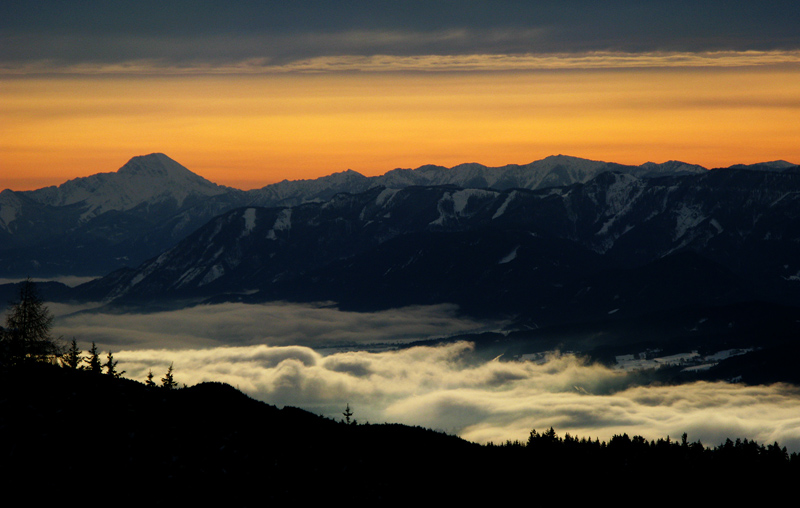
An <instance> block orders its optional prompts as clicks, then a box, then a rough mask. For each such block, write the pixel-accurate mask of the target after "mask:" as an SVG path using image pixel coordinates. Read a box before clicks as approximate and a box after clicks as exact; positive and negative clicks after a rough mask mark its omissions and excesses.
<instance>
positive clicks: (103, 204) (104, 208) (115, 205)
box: [23, 153, 227, 222]
mask: <svg viewBox="0 0 800 508" xmlns="http://www.w3.org/2000/svg"><path fill="white" fill-rule="evenodd" d="M225 192H227V189H226V188H225V187H221V186H219V185H217V184H215V183H212V182H209V181H208V180H206V179H205V178H203V177H201V176H199V175H196V174H194V173H192V172H191V171H189V170H188V169H186V168H185V167H183V166H181V165H180V164H178V163H177V162H175V161H174V160H172V159H170V158H169V157H167V156H166V155H164V154H163V153H153V154H150V155H141V156H138V157H133V158H132V159H131V160H129V161H128V162H127V163H126V164H125V165H124V166H122V167H121V168H119V170H117V171H116V172H114V173H98V174H95V175H91V176H87V177H84V178H75V179H73V180H69V181H67V182H65V183H63V184H61V185H59V186H58V187H56V186H51V187H45V188H43V189H38V190H35V191H28V192H23V194H24V195H26V196H28V197H29V198H31V199H33V200H34V201H36V202H38V203H41V204H43V205H49V206H58V207H60V206H69V205H74V204H80V205H81V207H82V208H83V211H82V213H81V220H82V221H84V222H85V221H87V220H89V219H91V218H94V217H97V216H98V215H101V214H103V213H105V212H108V211H112V210H113V211H121V212H124V211H128V210H133V209H135V208H136V207H139V206H144V207H153V206H158V205H164V204H166V205H168V206H171V207H174V208H175V209H180V208H182V207H183V206H184V204H185V203H186V201H187V200H188V199H191V198H196V197H199V196H204V197H208V196H216V195H218V194H223V193H225Z"/></svg>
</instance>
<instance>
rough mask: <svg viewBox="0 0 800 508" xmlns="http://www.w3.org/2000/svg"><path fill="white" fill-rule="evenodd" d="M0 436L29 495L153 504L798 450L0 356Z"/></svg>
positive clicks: (471, 492) (607, 474) (731, 469)
mask: <svg viewBox="0 0 800 508" xmlns="http://www.w3.org/2000/svg"><path fill="white" fill-rule="evenodd" d="M356 416H357V415H356ZM0 439H2V443H3V447H2V449H1V450H2V451H1V452H0V454H1V455H2V457H1V458H0V463H2V471H0V475H1V476H0V477H2V478H3V481H4V482H5V484H6V485H10V486H15V487H17V488H20V489H23V488H25V489H30V488H33V489H37V490H35V491H34V492H36V498H37V499H43V498H47V497H48V496H52V497H53V499H63V496H64V494H65V492H66V491H69V490H70V489H79V490H81V491H82V492H84V493H85V492H86V490H87V489H92V488H94V487H97V488H102V489H109V488H110V489H112V490H113V491H114V492H115V493H116V494H115V496H114V501H113V503H114V504H115V505H128V504H141V503H146V504H147V505H148V506H153V505H175V504H176V503H177V505H178V506H185V505H188V503H189V502H201V503H202V505H208V504H210V503H214V502H219V503H224V504H225V505H226V506H252V505H256V504H258V505H263V504H268V503H269V502H270V501H331V500H334V499H340V500H345V501H346V502H347V503H349V504H352V503H354V502H359V501H361V502H384V501H387V502H390V501H398V500H399V501H406V502H410V501H416V500H419V499H423V498H424V499H426V500H439V501H461V500H468V499H469V500H477V499H481V498H484V499H496V498H511V497H512V496H514V495H515V494H518V493H519V491H520V490H527V489H534V488H536V489H545V488H546V489H568V488H570V486H573V485H578V486H580V488H579V489H577V490H573V491H571V492H570V498H571V499H574V500H587V501H588V500H590V499H594V498H595V497H596V495H597V489H601V488H606V487H608V486H610V485H613V484H614V483H616V482H622V485H624V488H623V490H624V491H625V492H626V493H627V494H630V495H638V494H642V493H646V492H651V491H652V490H651V489H654V488H656V487H655V486H654V485H653V482H658V483H659V484H664V483H663V482H666V484H673V482H677V481H685V480H686V479H687V478H693V480H692V481H693V482H694V483H695V484H696V483H697V482H701V483H702V484H704V485H705V484H708V485H711V484H714V482H717V481H720V480H722V479H725V481H731V480H735V479H737V478H747V479H748V480H749V481H755V482H757V481H758V480H759V479H765V478H769V480H770V481H771V482H781V481H785V480H788V478H789V476H790V475H794V476H796V474H797V472H798V462H799V461H798V457H797V456H796V455H794V454H793V455H792V456H789V454H788V453H787V452H786V450H785V448H784V449H781V448H780V446H779V445H778V444H777V443H776V444H774V445H770V446H768V447H764V446H762V445H758V444H757V443H755V442H748V441H746V440H745V441H744V442H742V441H740V440H737V441H736V442H732V441H729V442H727V443H725V444H724V445H721V446H719V447H717V448H714V449H709V448H705V447H704V446H703V445H701V444H700V443H689V442H688V441H684V442H681V443H679V442H676V441H669V440H668V439H667V440H658V441H657V442H653V441H650V442H648V441H646V440H644V439H643V438H641V437H638V436H635V437H633V438H629V437H628V436H627V435H623V436H615V438H614V439H612V440H611V441H610V442H609V443H608V444H606V443H601V442H600V441H597V440H595V441H592V440H589V439H578V438H573V437H570V436H569V435H567V436H565V437H564V438H561V437H559V436H558V435H557V434H556V433H555V432H554V431H553V430H552V429H551V430H550V431H548V432H544V433H541V434H539V433H537V432H532V433H531V436H530V439H529V441H528V443H505V444H502V445H490V446H480V445H476V444H473V443H469V442H466V441H464V440H462V439H460V438H458V437H454V436H449V435H445V434H442V433H439V432H434V431H430V430H426V429H422V428H414V427H408V426H404V425H389V424H384V425H371V424H365V425H347V424H344V423H342V422H337V421H333V420H330V419H326V418H322V417H319V416H316V415H313V414H311V413H308V412H306V411H303V410H300V409H297V408H291V407H286V408H283V409H278V408H276V407H275V406H271V405H268V404H265V403H263V402H259V401H256V400H253V399H251V398H249V397H248V396H246V395H244V394H243V393H241V392H239V391H238V390H236V389H235V388H233V387H231V386H230V385H225V384H221V383H202V384H199V385H196V386H193V387H189V388H184V389H178V390H166V389H163V388H154V387H146V386H145V385H143V384H141V383H138V382H136V381H131V380H126V379H115V378H112V377H111V376H107V375H98V374H90V373H88V372H86V371H73V370H69V369H63V368H58V367H54V366H52V365H46V364H36V365H28V366H24V367H20V368H16V369H6V370H2V371H0ZM83 495H84V496H85V494H83ZM720 496H721V497H723V498H724V497H725V496H726V491H724V490H723V491H722V492H716V493H715V494H714V497H715V499H719V498H720ZM67 497H68V496H67Z"/></svg>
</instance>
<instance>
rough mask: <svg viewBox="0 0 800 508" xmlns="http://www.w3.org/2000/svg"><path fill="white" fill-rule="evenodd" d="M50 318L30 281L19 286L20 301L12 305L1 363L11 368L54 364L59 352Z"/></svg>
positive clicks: (4, 335)
mask: <svg viewBox="0 0 800 508" xmlns="http://www.w3.org/2000/svg"><path fill="white" fill-rule="evenodd" d="M52 326H53V316H52V315H51V314H50V311H49V309H48V308H47V307H46V306H45V305H44V303H43V302H42V300H41V298H39V294H38V292H37V291H36V285H35V284H34V283H33V281H31V279H30V278H28V279H27V280H25V282H23V283H22V284H21V285H20V289H19V298H18V300H17V301H16V302H13V303H12V304H11V308H10V309H9V313H8V315H7V316H6V329H5V330H4V332H3V334H2V337H0V338H1V339H2V348H0V351H2V353H3V356H4V358H3V359H4V360H5V362H7V363H8V364H10V365H17V364H21V363H27V362H38V361H53V360H55V359H56V358H58V357H59V356H61V353H62V351H61V348H60V347H59V345H58V344H57V343H56V341H54V340H53V339H52V338H51V337H50V328H52Z"/></svg>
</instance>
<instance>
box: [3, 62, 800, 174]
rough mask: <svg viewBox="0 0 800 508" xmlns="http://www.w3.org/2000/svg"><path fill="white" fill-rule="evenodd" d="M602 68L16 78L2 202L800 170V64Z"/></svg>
mask: <svg viewBox="0 0 800 508" xmlns="http://www.w3.org/2000/svg"><path fill="white" fill-rule="evenodd" d="M756 57H758V58H763V59H765V61H766V62H767V64H765V65H755V64H753V63H752V61H758V59H757V58H756ZM587 58H588V57H587ZM594 58H595V60H591V61H590V64H591V65H588V64H585V63H583V64H582V65H583V67H581V66H580V65H579V62H578V61H576V60H575V59H574V58H573V59H572V60H570V59H567V58H565V59H563V61H562V65H561V67H555V65H556V63H558V62H559V60H558V59H551V61H552V62H554V63H553V64H552V65H551V66H550V67H547V66H546V65H545V64H543V63H542V62H539V65H540V66H542V67H543V68H536V69H531V68H525V67H524V66H522V70H519V69H518V70H510V69H512V68H513V67H512V66H507V67H503V66H501V65H499V64H496V62H495V64H496V65H498V66H499V67H500V69H501V70H486V68H484V69H482V70H463V71H461V70H460V71H457V72H455V71H453V72H436V71H426V72H423V71H419V70H412V71H402V72H399V71H398V72H385V71H379V72H370V71H365V70H346V71H325V70H320V71H314V72H308V73H303V72H299V71H296V70H292V71H290V72H266V73H263V72H262V73H260V74H259V73H251V74H248V73H243V72H238V73H236V72H232V73H229V74H225V73H219V74H213V73H206V74H187V75H175V74H170V73H168V72H162V73H161V74H148V73H142V72H138V71H137V72H136V73H133V74H131V75H126V74H119V73H117V74H113V73H110V74H100V75H91V74H88V73H84V74H81V75H71V74H64V75H60V74H35V73H29V74H24V75H13V74H8V73H6V74H5V75H4V79H3V80H2V81H0V97H2V98H3V101H2V102H0V115H1V116H2V117H3V118H4V119H6V121H4V122H3V124H2V125H0V189H5V188H11V189H13V190H31V189H36V188H41V187H44V186H48V185H59V184H61V183H63V182H65V181H66V180H68V179H71V178H76V177H82V176H89V175H91V174H95V173H100V172H109V171H116V169H118V168H119V167H121V166H122V165H124V164H125V162H127V160H129V159H130V158H131V157H133V156H136V155H144V154H147V153H153V152H162V153H165V154H167V155H168V156H170V157H171V158H173V159H175V160H176V161H178V162H179V163H181V164H183V165H184V166H186V167H187V168H189V169H190V170H191V171H193V172H195V173H197V174H200V175H201V176H203V177H205V178H207V179H209V180H211V181H213V182H215V183H219V184H222V185H228V186H231V187H236V188H241V189H252V188H260V187H263V186H265V185H268V184H271V183H275V182H278V181H281V180H284V179H289V180H297V179H313V178H318V177H321V176H325V175H328V174H331V173H334V172H339V171H344V170H347V169H352V170H354V171H358V172H359V173H362V174H364V175H366V176H375V175H380V174H383V173H385V172H387V171H389V170H391V169H394V168H397V167H404V168H409V167H410V168H414V167H419V166H422V165H424V164H437V165H442V166H447V167H451V166H455V165H457V164H460V163H465V162H479V163H481V164H484V165H487V166H502V165H505V164H526V163H529V162H532V161H534V160H539V159H542V158H544V157H547V156H549V155H555V154H565V155H572V156H576V157H583V158H587V159H593V160H603V161H607V162H617V163H622V164H631V165H639V164H642V163H644V162H648V161H653V162H664V161H667V160H681V161H684V162H688V163H693V164H700V165H702V166H705V167H708V168H713V167H725V166H729V165H732V164H737V163H744V164H752V163H756V162H765V161H770V160H777V159H783V160H788V161H789V162H793V163H800V145H798V144H797V142H796V140H797V139H800V124H798V122H797V121H796V118H798V116H800V65H798V64H797V61H796V59H795V60H794V61H793V60H792V59H791V58H789V59H788V60H786V59H785V58H784V60H781V61H777V63H775V61H776V57H774V56H764V55H750V56H749V57H748V58H749V60H742V61H741V62H740V61H738V60H736V59H733V62H734V63H733V64H732V63H731V60H730V58H729V59H727V60H725V59H722V60H720V62H722V64H720V66H711V65H705V66H694V64H695V63H696V62H695V61H694V60H691V61H689V63H686V64H681V60H680V59H679V58H677V57H674V56H673V57H671V59H670V60H669V63H670V65H666V64H662V66H660V67H659V66H653V67H648V66H647V63H646V61H645V62H644V63H642V62H641V61H640V60H646V59H644V57H640V58H639V60H636V61H634V62H632V63H630V65H629V64H626V63H624V62H623V63H620V62H619V57H616V60H615V59H610V60H608V62H609V63H608V65H609V66H611V67H603V66H602V65H600V64H598V63H597V62H598V61H603V60H602V59H599V58H600V57H597V56H595V57H594ZM687 58H688V57H687ZM742 58H744V56H742ZM462 60H463V59H462ZM777 60H780V59H777ZM459 61H461V60H459ZM371 62H372V61H371ZM492 62H494V60H491V59H490V60H488V63H481V61H478V62H476V63H474V65H475V66H477V67H479V68H480V65H484V67H487V66H488V65H489V64H491V63H492ZM570 62H573V66H572V67H570ZM592 62H594V63H592ZM636 62H638V63H637V65H639V66H635V65H633V63H636ZM736 62H738V64H737V63H736ZM747 62H750V63H747ZM390 63H391V62H390ZM390 63H385V62H384V65H390ZM417 65H418V66H420V67H421V66H423V65H424V62H423V63H417ZM516 65H518V67H519V62H516ZM587 66H588V67H591V68H587ZM434 68H435V67H434Z"/></svg>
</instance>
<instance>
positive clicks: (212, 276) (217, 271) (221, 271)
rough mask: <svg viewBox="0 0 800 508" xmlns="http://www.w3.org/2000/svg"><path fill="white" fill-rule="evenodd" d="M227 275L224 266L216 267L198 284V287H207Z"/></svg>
mask: <svg viewBox="0 0 800 508" xmlns="http://www.w3.org/2000/svg"><path fill="white" fill-rule="evenodd" d="M223 275H225V268H224V267H223V266H222V265H219V264H217V265H214V266H212V267H211V269H209V270H208V272H206V274H205V276H204V277H203V278H202V279H201V280H200V282H199V283H198V284H197V285H198V286H205V285H206V284H208V283H210V282H213V281H215V280H217V279H219V278H220V277H222V276H223Z"/></svg>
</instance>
